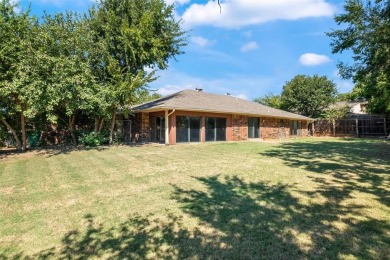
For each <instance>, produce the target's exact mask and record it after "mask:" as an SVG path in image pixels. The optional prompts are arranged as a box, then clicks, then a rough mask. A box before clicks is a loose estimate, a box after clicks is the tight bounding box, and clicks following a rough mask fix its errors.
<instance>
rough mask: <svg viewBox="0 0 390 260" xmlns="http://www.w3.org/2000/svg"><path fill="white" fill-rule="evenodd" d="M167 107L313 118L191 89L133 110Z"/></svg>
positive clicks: (153, 109)
mask: <svg viewBox="0 0 390 260" xmlns="http://www.w3.org/2000/svg"><path fill="white" fill-rule="evenodd" d="M166 109H168V110H172V109H176V110H184V111H201V112H213V113H224V114H240V115H250V116H267V117H277V118H287V119H297V120H312V119H311V118H309V117H305V116H301V115H297V114H294V113H290V112H286V111H283V110H280V109H275V108H272V107H268V106H264V105H261V104H259V103H256V102H251V101H247V100H243V99H240V98H236V97H233V96H228V95H217V94H210V93H206V92H202V91H195V90H190V89H187V90H183V91H180V92H177V93H174V94H172V95H169V96H166V97H162V98H159V99H156V100H153V101H150V102H147V103H144V104H141V105H138V106H134V107H133V108H132V111H134V112H153V111H159V110H166Z"/></svg>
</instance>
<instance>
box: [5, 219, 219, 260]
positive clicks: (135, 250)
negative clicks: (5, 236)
mask: <svg viewBox="0 0 390 260" xmlns="http://www.w3.org/2000/svg"><path fill="white" fill-rule="evenodd" d="M85 222H86V223H85V227H82V228H80V229H75V230H71V231H69V232H68V233H67V234H66V235H65V236H64V237H63V238H62V241H61V245H59V246H56V247H52V248H49V249H46V250H43V251H40V252H38V253H36V254H33V255H28V254H24V253H23V252H22V253H19V254H14V255H12V256H9V255H8V256H6V255H3V256H2V255H1V254H0V259H90V258H93V259H102V258H103V259H187V258H206V257H207V255H208V254H211V253H212V252H214V251H215V248H213V247H214V246H215V245H216V244H217V243H218V237H216V236H214V235H213V234H204V233H202V232H200V231H199V229H191V230H190V229H188V228H186V227H185V226H184V224H183V217H182V216H175V215H173V214H168V215H167V216H164V217H154V216H152V215H149V216H147V217H141V216H139V215H133V216H130V217H129V219H128V220H127V221H125V222H123V223H121V224H119V225H116V226H112V227H110V226H105V225H104V224H98V223H96V222H95V217H94V216H92V215H89V216H86V217H85Z"/></svg>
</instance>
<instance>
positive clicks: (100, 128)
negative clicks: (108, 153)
mask: <svg viewBox="0 0 390 260" xmlns="http://www.w3.org/2000/svg"><path fill="white" fill-rule="evenodd" d="M103 126H104V118H102V119H101V120H100V125H99V130H98V132H99V133H100V132H101V131H102V129H103Z"/></svg>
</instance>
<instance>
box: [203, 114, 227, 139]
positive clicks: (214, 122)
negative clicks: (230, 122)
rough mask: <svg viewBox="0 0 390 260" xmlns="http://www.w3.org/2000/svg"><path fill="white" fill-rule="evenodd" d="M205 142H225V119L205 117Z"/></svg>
mask: <svg viewBox="0 0 390 260" xmlns="http://www.w3.org/2000/svg"><path fill="white" fill-rule="evenodd" d="M205 123H206V142H213V141H226V118H216V117H206V122H205Z"/></svg>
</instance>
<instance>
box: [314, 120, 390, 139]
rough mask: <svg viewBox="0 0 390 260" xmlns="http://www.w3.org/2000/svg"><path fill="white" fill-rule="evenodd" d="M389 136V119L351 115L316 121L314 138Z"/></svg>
mask: <svg viewBox="0 0 390 260" xmlns="http://www.w3.org/2000/svg"><path fill="white" fill-rule="evenodd" d="M389 134H390V117H384V116H378V115H353V116H350V117H348V118H343V119H339V120H333V121H328V120H316V121H315V122H314V136H337V137H372V136H377V137H385V136H388V135H389Z"/></svg>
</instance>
